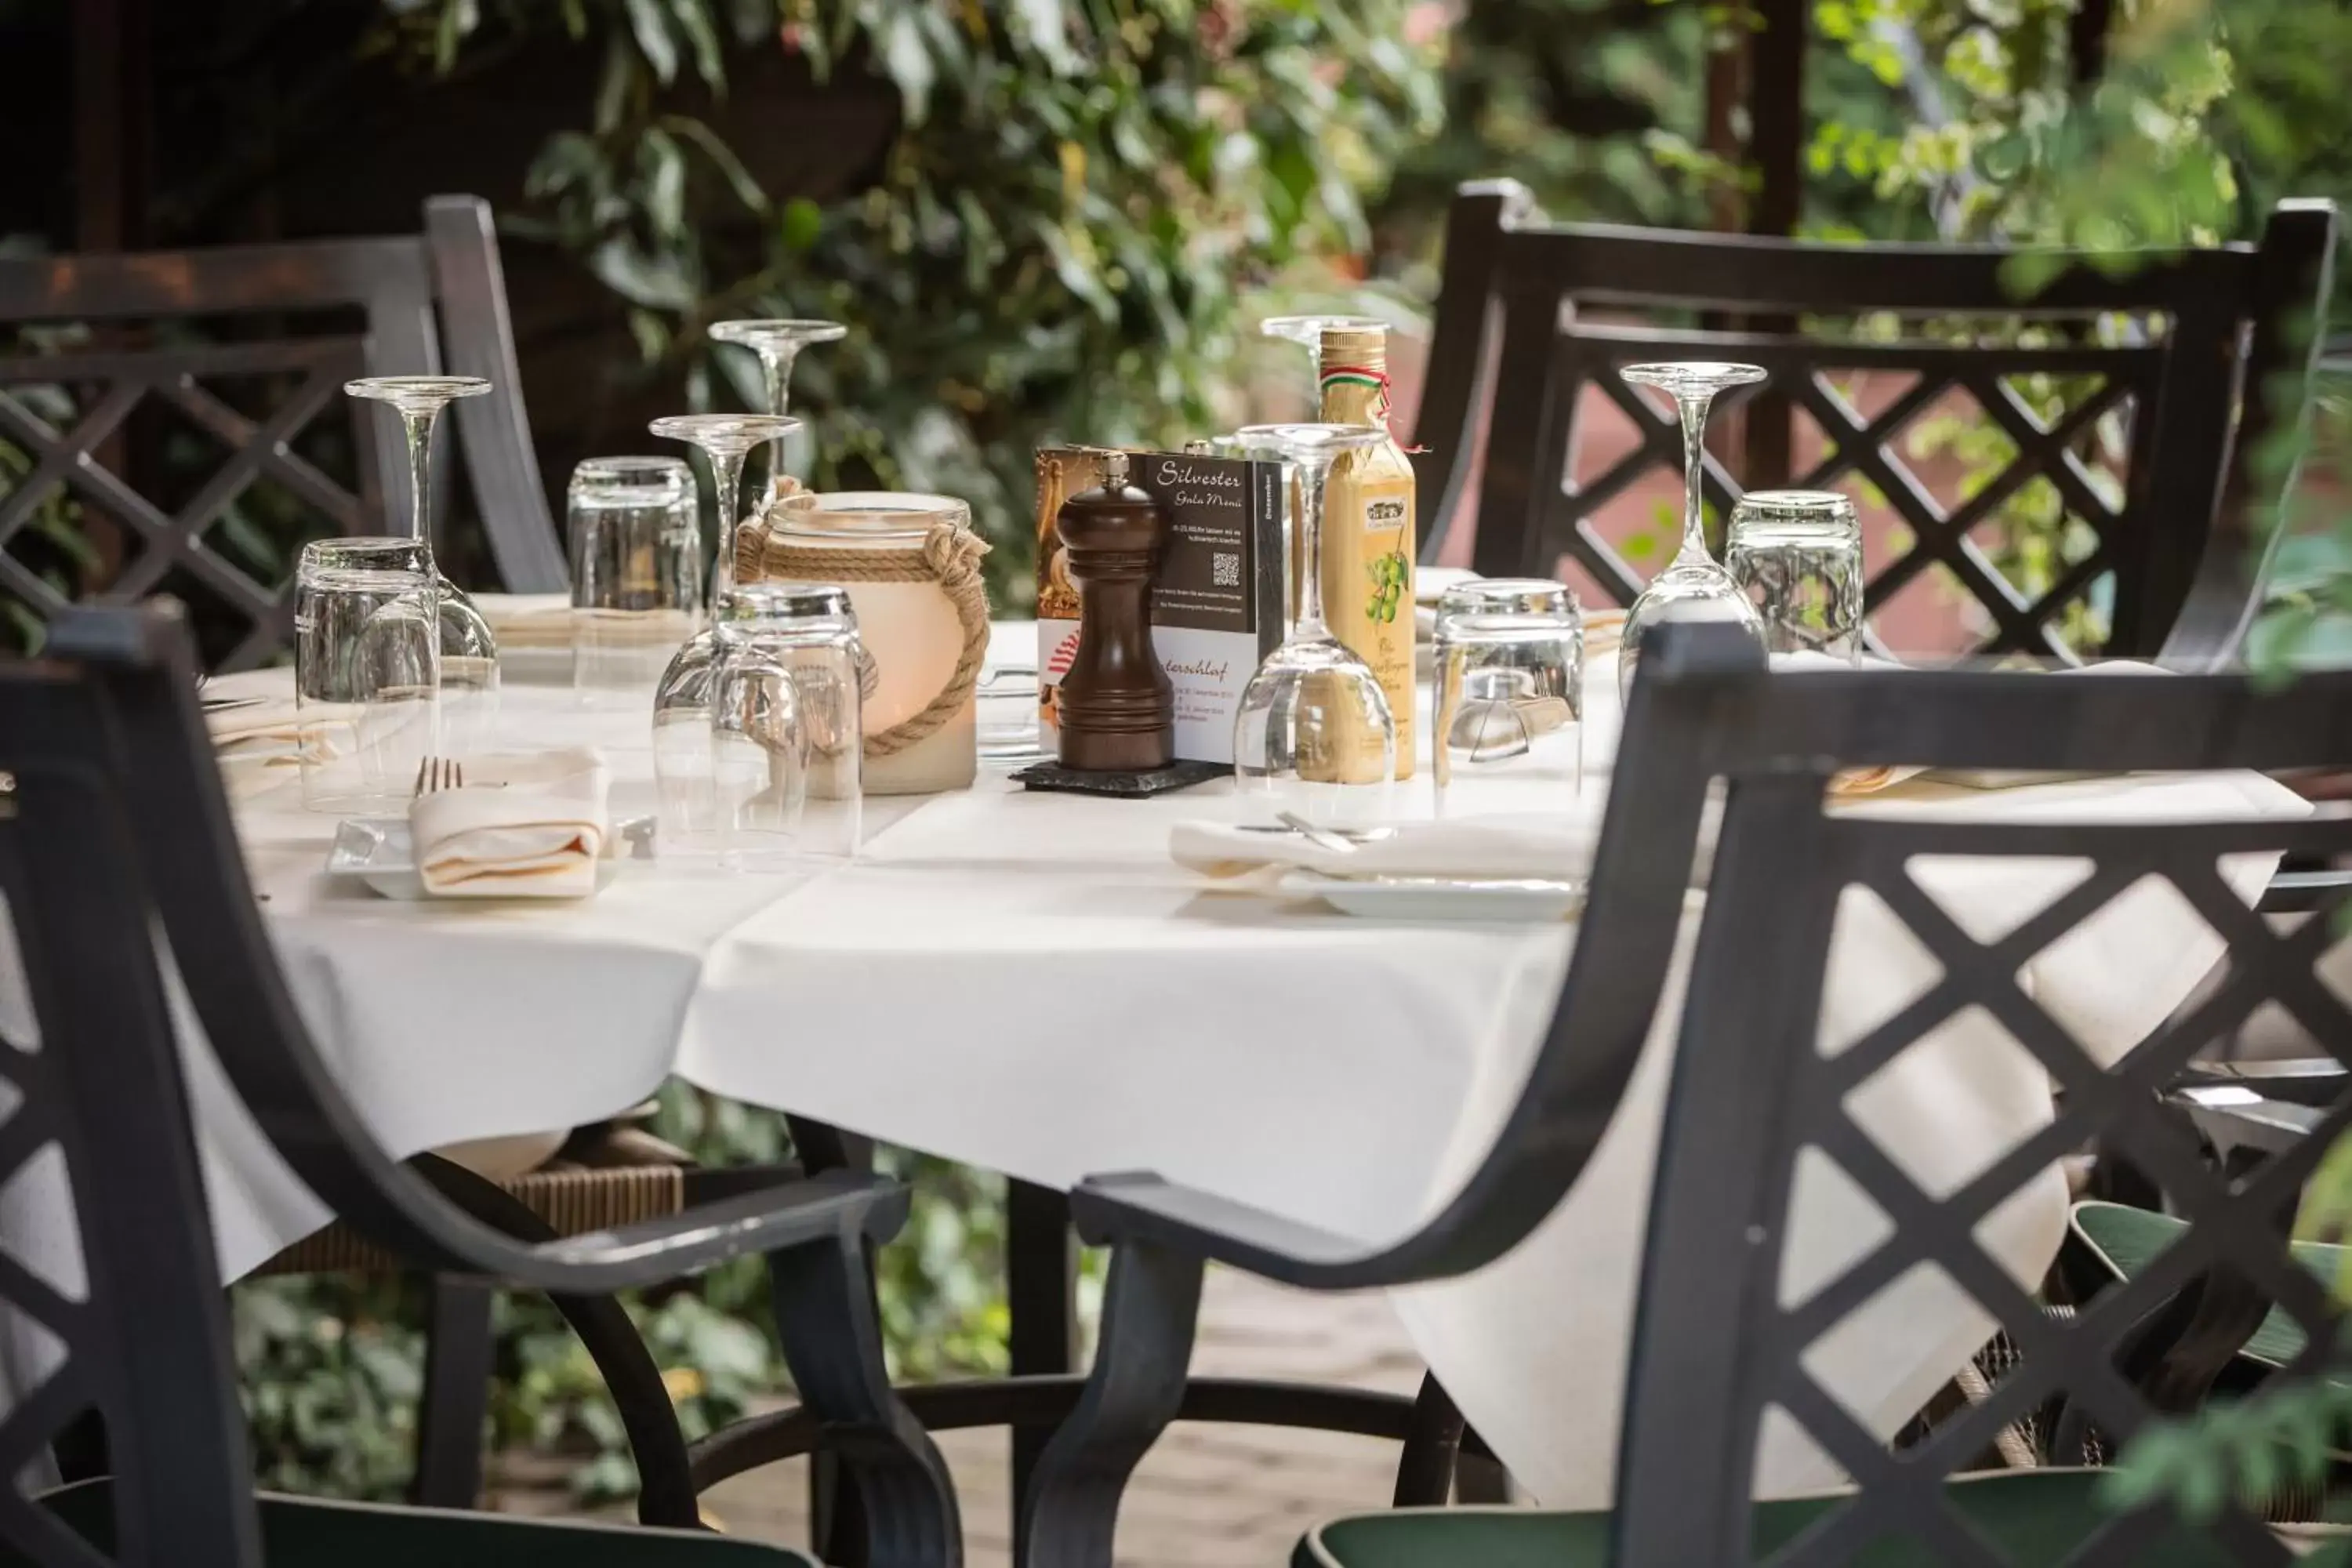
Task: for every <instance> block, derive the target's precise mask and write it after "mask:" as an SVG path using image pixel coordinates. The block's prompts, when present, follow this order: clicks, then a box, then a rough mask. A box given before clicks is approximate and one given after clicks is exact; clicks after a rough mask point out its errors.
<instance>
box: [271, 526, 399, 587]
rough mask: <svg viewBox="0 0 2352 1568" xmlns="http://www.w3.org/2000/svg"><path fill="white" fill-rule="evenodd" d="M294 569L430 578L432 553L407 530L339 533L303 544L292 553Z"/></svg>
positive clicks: (298, 570)
mask: <svg viewBox="0 0 2352 1568" xmlns="http://www.w3.org/2000/svg"><path fill="white" fill-rule="evenodd" d="M395 558H396V559H395ZM294 569H295V571H296V572H297V573H302V572H311V571H336V570H339V569H340V570H350V569H364V570H368V571H384V572H414V573H415V574H418V575H419V576H422V577H425V578H427V579H430V578H431V576H432V574H433V553H432V552H431V551H430V550H428V549H426V548H425V542H424V541H423V540H421V539H412V538H410V537H409V536H408V535H406V534H399V533H358V534H338V535H336V536H335V537H333V538H331V539H313V540H311V541H310V542H308V543H306V544H304V545H303V546H302V548H301V550H300V551H299V552H298V553H297V554H296V555H295V558H294Z"/></svg>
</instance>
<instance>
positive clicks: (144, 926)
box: [0, 660, 261, 1568]
mask: <svg viewBox="0 0 2352 1568" xmlns="http://www.w3.org/2000/svg"><path fill="white" fill-rule="evenodd" d="M110 728H111V726H110V716H109V714H108V713H107V711H106V709H105V705H104V703H103V701H102V699H101V696H100V691H99V689H98V687H97V685H96V683H95V682H93V681H90V680H88V679H81V678H80V677H79V675H78V674H77V673H76V672H74V671H72V670H71V669H69V668H67V667H64V666H61V665H59V664H58V663H56V662H54V661H48V660H20V661H13V662H0V736H5V744H0V904H5V910H0V914H5V919H0V963H5V962H7V961H8V959H9V958H11V957H16V958H17V959H19V960H20V961H21V973H22V977H23V981H24V984H25V985H26V988H27V989H28V990H29V993H30V994H31V998H32V1005H33V1016H32V1018H31V1019H30V1020H25V1019H11V1020H9V1022H8V1025H7V1027H6V1028H5V1031H0V1033H5V1036H6V1037H7V1038H6V1040H5V1043H0V1086H5V1087H0V1100H5V1103H6V1105H7V1106H8V1111H7V1116H6V1120H5V1121H0V1184H5V1185H0V1190H5V1192H6V1193H8V1194H10V1199H11V1201H10V1203H9V1204H8V1205H7V1218H8V1225H9V1228H8V1230H7V1232H6V1236H5V1245H0V1322H5V1340H0V1343H5V1346H6V1358H5V1365H6V1368H7V1376H6V1384H7V1387H6V1391H5V1406H4V1407H0V1473H5V1475H6V1476H7V1477H8V1478H9V1481H8V1484H6V1485H5V1486H0V1560H5V1561H9V1562H12V1563H15V1562H23V1563H30V1564H33V1565H36V1568H97V1565H98V1564H100V1563H107V1562H109V1561H112V1562H117V1563H162V1562H180V1563H219V1564H222V1565H223V1568H249V1565H251V1564H255V1563H259V1562H260V1560H261V1559H260V1550H259V1544H260V1531H259V1527H258V1524H257V1520H256V1518H255V1514H254V1510H253V1504H252V1492H251V1489H252V1484H253V1480H252V1466H251V1459H250V1455H249V1449H248V1447H247V1440H246V1432H245V1422H244V1415H243V1411H242V1409H241V1407H240V1405H238V1401H237V1387H236V1373H235V1369H234V1367H233V1366H232V1364H231V1362H230V1353H229V1343H230V1341H229V1327H228V1318H227V1304H226V1300H225V1299H224V1297H223V1294H222V1292H221V1289H220V1272H219V1264H218V1260H217V1258H215V1254H214V1251H213V1238H212V1223H211V1216H210V1214H209V1211H208V1209H207V1206H206V1204H205V1188H204V1181H203V1175H202V1169H201V1165H200V1163H199V1160H198V1156H197V1152H196V1148H195V1143H194V1136H193V1133H192V1127H193V1122H192V1121H191V1120H190V1108H189V1103H188V1096H187V1090H186V1087H185V1085H184V1081H183V1079H182V1076H181V1064H180V1061H179V1058H178V1056H177V1053H176V1052H175V1050H174V1048H173V1029H172V1023H171V1016H170V1008H169V1005H168V1003H167V1001H166V994H165V991H164V987H163V983H162V980H161V977H160V975H159V973H158V972H157V966H156V964H155V962H154V957H153V942H152V934H151V932H152V927H151V913H152V910H151V906H150V904H149V902H148V900H146V899H145V898H144V897H142V893H141V889H142V887H143V885H144V879H143V877H142V872H141V869H140V866H139V859H140V857H139V854H138V851H137V847H136V845H135V843H134V842H133V828H132V826H131V824H132V816H131V812H130V811H129V810H128V809H127V808H126V805H125V803H124V801H123V799H122V797H121V794H120V793H119V791H117V790H116V789H115V788H113V787H112V785H111V784H110V782H109V781H110V777H111V776H112V775H113V774H115V773H116V772H117V771H118V770H119V769H120V768H121V766H122V758H121V755H120V754H119V753H117V752H116V751H115V744H116V742H115V741H114V739H113V738H112V737H110V734H109V731H110ZM11 939H13V947H14V949H15V952H14V953H13V954H12V953H10V952H8V951H7V950H8V948H9V947H10V945H11ZM28 1025H29V1027H28ZM89 1415H96V1416H98V1417H100V1418H101V1419H102V1421H103V1423H104V1430H105V1436H106V1444H107V1451H108V1458H109V1468H110V1472H111V1474H112V1476H113V1478H114V1480H113V1487H114V1493H113V1502H114V1510H115V1513H114V1525H115V1530H116V1536H115V1553H114V1556H113V1557H112V1558H111V1559H109V1558H107V1557H103V1556H101V1555H100V1554H99V1553H98V1552H96V1551H95V1550H93V1548H91V1547H90V1546H89V1544H87V1543H86V1542H84V1541H83V1540H82V1539H81V1538H80V1537H79V1536H78V1535H76V1534H74V1533H73V1532H72V1531H69V1530H68V1529H67V1527H66V1526H64V1525H63V1524H61V1523H59V1522H58V1520H57V1519H56V1518H54V1517H53V1516H52V1515H50V1514H49V1513H48V1512H47V1510H44V1509H43V1508H41V1507H40V1506H39V1505H38V1504H37V1503H36V1502H34V1501H33V1500H31V1499H30V1497H29V1496H27V1495H26V1487H27V1483H28V1482H29V1481H31V1480H33V1479H36V1478H37V1477H38V1476H39V1475H40V1474H41V1473H42V1472H43V1471H44V1470H45V1469H46V1468H47V1466H46V1460H47V1450H48V1449H49V1448H50V1447H51V1446H52V1445H54V1444H56V1443H57V1442H58V1439H59V1437H60V1436H62V1435H64V1434H66V1433H67V1432H68V1430H69V1429H71V1428H72V1427H73V1426H74V1425H75V1424H76V1423H77V1422H78V1421H79V1420H81V1419H82V1418H84V1417H87V1416H89Z"/></svg>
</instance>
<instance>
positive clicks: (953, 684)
mask: <svg viewBox="0 0 2352 1568" xmlns="http://www.w3.org/2000/svg"><path fill="white" fill-rule="evenodd" d="M788 499H789V498H783V499H780V500H778V501H777V502H776V504H774V505H773V506H771V507H770V508H769V509H768V510H767V511H766V512H764V513H762V514H761V516H760V517H759V518H758V519H757V520H756V521H751V522H747V523H745V524H743V525H742V527H741V528H740V529H738V530H737V531H736V534H735V575H736V578H737V580H738V581H740V582H745V583H756V582H761V581H763V580H768V579H776V580H781V581H786V582H797V583H932V582H936V583H937V584H939V585H940V590H941V591H942V592H944V593H945V594H946V595H947V596H948V602H949V603H950V604H951V605H954V606H955V613H956V623H957V625H958V626H960V627H961V629H962V632H963V647H962V650H961V652H960V653H959V654H958V655H957V656H956V664H955V669H954V670H953V671H952V672H951V673H950V675H949V676H948V680H947V684H946V685H945V686H943V687H941V688H940V691H939V695H937V696H936V697H933V698H932V699H931V700H930V701H929V702H928V703H926V704H925V705H924V706H923V707H922V708H921V709H920V710H919V711H917V712H914V713H911V714H909V715H908V716H907V717H906V718H904V719H902V720H900V721H898V723H896V724H893V725H891V726H890V727H889V728H888V729H887V730H884V731H881V732H880V733H878V734H872V735H868V736H866V756H868V757H887V756H894V755H896V754H897V753H898V752H903V751H905V750H906V749H907V748H908V747H909V746H911V745H914V744H915V743H916V742H919V741H923V740H927V739H929V737H930V736H931V735H933V734H936V733H937V732H938V731H939V730H940V726H942V725H944V724H945V723H946V722H947V721H949V720H950V719H951V718H953V717H954V716H955V713H956V711H957V710H959V709H961V707H962V706H963V705H964V704H965V703H966V702H968V701H970V700H971V693H972V689H973V688H974V687H975V686H976V685H978V684H979V681H980V668H981V665H982V662H984V661H985V660H986V658H987V657H988V584H987V582H986V580H985V579H984V578H982V576H981V573H980V558H981V557H982V556H983V555H985V554H987V553H988V542H987V541H986V540H984V539H982V538H981V537H980V535H978V534H977V533H974V532H972V531H971V530H970V529H968V528H963V527H960V526H958V525H957V524H955V523H952V522H940V523H934V524H932V525H931V527H930V528H929V530H928V531H925V533H924V535H923V542H922V545H921V547H920V548H919V549H918V550H912V551H908V550H850V549H835V548H834V547H832V546H829V545H805V544H788V543H786V542H784V541H782V539H779V538H777V537H776V532H775V530H776V528H777V526H778V525H779V523H780V522H781V521H782V518H781V516H780V514H781V513H782V512H783V511H784V510H786V508H785V500H788ZM869 658H870V656H869ZM859 674H860V677H861V679H860V684H861V685H863V686H865V687H866V695H868V696H871V695H872V682H871V681H870V679H866V670H864V669H862V668H861V670H860V671H859Z"/></svg>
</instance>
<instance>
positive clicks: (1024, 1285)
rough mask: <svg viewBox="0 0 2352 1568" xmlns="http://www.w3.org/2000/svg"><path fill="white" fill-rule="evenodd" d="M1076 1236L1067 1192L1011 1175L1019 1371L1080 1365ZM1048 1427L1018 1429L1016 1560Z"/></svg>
mask: <svg viewBox="0 0 2352 1568" xmlns="http://www.w3.org/2000/svg"><path fill="white" fill-rule="evenodd" d="M1077 1283H1078V1248H1077V1237H1076V1235H1075V1234H1073V1233H1072V1231H1071V1229H1070V1199H1069V1195H1068V1194H1066V1193H1061V1192H1057V1191H1055V1189H1054V1188H1052V1187H1041V1186H1037V1185H1034V1184H1032V1183H1028V1182H1007V1183H1006V1184H1005V1194H1004V1286H1005V1302H1006V1306H1007V1307H1008V1309H1009V1310H1010V1313H1011V1319H1012V1332H1011V1335H1010V1338H1011V1341H1012V1343H1011V1345H1010V1347H1009V1349H1010V1350H1011V1352H1012V1358H1011V1359H1012V1363H1013V1364H1012V1371H1013V1376H1015V1377H1034V1376H1041V1375H1051V1374H1055V1373H1067V1372H1070V1371H1072V1370H1073V1369H1074V1368H1075V1367H1076V1364H1077V1353H1078V1351H1077V1339H1078V1332H1077V1331H1078V1315H1077ZM1053 1437H1054V1429H1053V1428H1052V1427H1050V1426H1015V1427H1013V1561H1014V1562H1015V1563H1019V1562H1021V1561H1022V1560H1023V1557H1024V1553H1025V1552H1026V1550H1027V1545H1028V1500H1029V1491H1030V1487H1031V1485H1032V1481H1033V1479H1034V1477H1035V1475H1036V1473H1037V1462H1038V1460H1039V1459H1040V1458H1043V1457H1044V1455H1045V1447H1046V1445H1047V1444H1048V1443H1050V1442H1052V1441H1053Z"/></svg>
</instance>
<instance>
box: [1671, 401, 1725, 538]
mask: <svg viewBox="0 0 2352 1568" xmlns="http://www.w3.org/2000/svg"><path fill="white" fill-rule="evenodd" d="M1714 401H1715V394H1713V393H1712V392H1696V393H1677V394H1675V412H1676V413H1678V414H1680V415H1681V416H1682V422H1683V547H1682V550H1681V551H1680V552H1678V553H1677V554H1676V555H1675V560H1676V561H1680V560H1682V559H1684V557H1685V556H1687V557H1689V558H1690V559H1691V560H1692V561H1694V562H1701V561H1710V560H1713V559H1714V557H1712V556H1710V555H1709V554H1708V553H1707V551H1706V484H1705V478H1706V410H1707V405H1709V404H1710V403H1712V402H1714Z"/></svg>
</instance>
